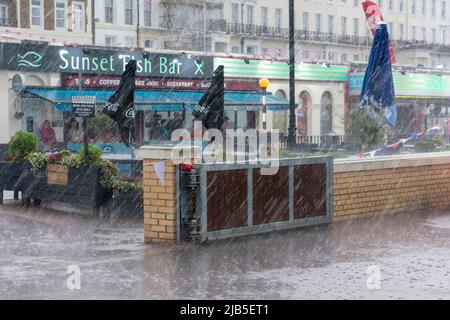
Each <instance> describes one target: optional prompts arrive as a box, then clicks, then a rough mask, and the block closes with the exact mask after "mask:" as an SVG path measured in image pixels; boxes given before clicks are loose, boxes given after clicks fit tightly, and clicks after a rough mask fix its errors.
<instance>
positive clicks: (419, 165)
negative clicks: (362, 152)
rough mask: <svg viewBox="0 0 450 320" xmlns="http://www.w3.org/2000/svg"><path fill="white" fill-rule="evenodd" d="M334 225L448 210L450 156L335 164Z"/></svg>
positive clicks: (337, 162) (434, 155)
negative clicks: (373, 216) (417, 212)
mask: <svg viewBox="0 0 450 320" xmlns="http://www.w3.org/2000/svg"><path fill="white" fill-rule="evenodd" d="M333 194H334V216H335V221H339V220H346V219H353V218H362V217H367V216H371V215H374V214H379V213H381V214H382V213H402V212H413V211H418V210H424V209H426V210H439V209H450V154H430V155H422V156H420V155H414V156H408V157H398V158H390V159H381V160H364V161H362V160H359V161H348V160H347V161H345V160H344V161H336V162H335V172H334V193H333Z"/></svg>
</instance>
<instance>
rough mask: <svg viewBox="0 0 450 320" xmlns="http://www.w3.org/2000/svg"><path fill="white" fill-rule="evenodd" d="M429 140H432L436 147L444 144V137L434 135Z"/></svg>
mask: <svg viewBox="0 0 450 320" xmlns="http://www.w3.org/2000/svg"><path fill="white" fill-rule="evenodd" d="M431 142H433V144H434V145H435V146H436V147H443V146H444V145H445V142H444V138H443V137H442V136H434V137H433V138H432V139H431Z"/></svg>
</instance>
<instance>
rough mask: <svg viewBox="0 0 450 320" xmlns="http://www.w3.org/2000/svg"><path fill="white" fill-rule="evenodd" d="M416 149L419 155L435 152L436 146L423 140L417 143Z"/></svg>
mask: <svg viewBox="0 0 450 320" xmlns="http://www.w3.org/2000/svg"><path fill="white" fill-rule="evenodd" d="M414 149H415V151H416V152H418V153H425V152H433V151H434V150H435V149H436V145H435V144H434V143H433V141H429V140H422V141H418V142H416V144H415V146H414Z"/></svg>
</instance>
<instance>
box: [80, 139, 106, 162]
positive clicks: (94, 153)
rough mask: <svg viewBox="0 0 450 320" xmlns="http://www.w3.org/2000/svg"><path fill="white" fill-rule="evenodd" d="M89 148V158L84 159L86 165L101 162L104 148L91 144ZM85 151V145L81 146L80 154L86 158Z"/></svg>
mask: <svg viewBox="0 0 450 320" xmlns="http://www.w3.org/2000/svg"><path fill="white" fill-rule="evenodd" d="M88 150H89V152H88V153H89V154H88V160H87V161H84V162H85V164H86V165H96V164H100V162H101V161H102V150H100V148H99V147H97V146H95V145H92V144H89V145H88ZM84 155H85V151H84V146H83V147H82V148H81V150H80V153H79V156H80V157H81V158H82V159H83V160H84V159H85V157H84Z"/></svg>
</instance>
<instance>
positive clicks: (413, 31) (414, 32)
mask: <svg viewBox="0 0 450 320" xmlns="http://www.w3.org/2000/svg"><path fill="white" fill-rule="evenodd" d="M411 40H417V28H416V26H412V27H411Z"/></svg>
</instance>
